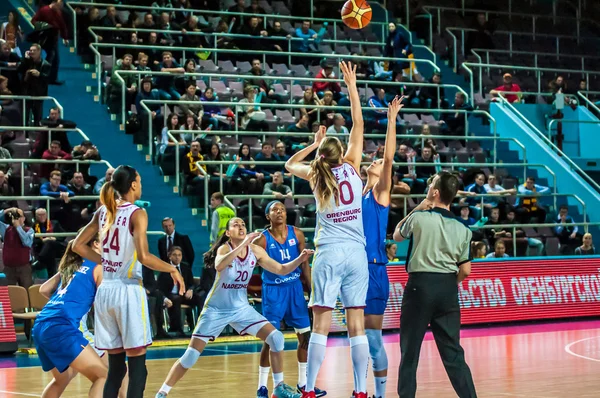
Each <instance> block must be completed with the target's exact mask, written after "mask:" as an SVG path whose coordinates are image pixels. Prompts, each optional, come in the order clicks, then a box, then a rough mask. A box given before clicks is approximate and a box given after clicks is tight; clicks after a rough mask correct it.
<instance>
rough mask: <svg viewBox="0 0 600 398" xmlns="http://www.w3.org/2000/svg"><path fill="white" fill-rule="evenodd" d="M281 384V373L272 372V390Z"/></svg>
mask: <svg viewBox="0 0 600 398" xmlns="http://www.w3.org/2000/svg"><path fill="white" fill-rule="evenodd" d="M281 383H283V372H280V373H275V372H273V390H274V389H275V388H276V387H277V386H278V385H279V384H281Z"/></svg>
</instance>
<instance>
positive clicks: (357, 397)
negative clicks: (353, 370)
mask: <svg viewBox="0 0 600 398" xmlns="http://www.w3.org/2000/svg"><path fill="white" fill-rule="evenodd" d="M352 398H369V396H368V395H367V393H366V392H356V391H352Z"/></svg>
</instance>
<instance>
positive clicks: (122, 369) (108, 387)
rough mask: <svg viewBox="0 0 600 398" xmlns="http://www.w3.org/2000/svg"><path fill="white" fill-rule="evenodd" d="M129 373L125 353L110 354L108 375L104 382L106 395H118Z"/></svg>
mask: <svg viewBox="0 0 600 398" xmlns="http://www.w3.org/2000/svg"><path fill="white" fill-rule="evenodd" d="M125 373H127V365H126V364H125V353H124V352H122V353H120V354H108V376H107V377H106V383H104V396H105V397H116V396H117V395H119V389H120V388H121V383H123V378H124V377H125Z"/></svg>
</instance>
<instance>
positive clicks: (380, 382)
mask: <svg viewBox="0 0 600 398" xmlns="http://www.w3.org/2000/svg"><path fill="white" fill-rule="evenodd" d="M386 387H387V376H384V377H375V396H376V397H377V398H379V397H385V390H386Z"/></svg>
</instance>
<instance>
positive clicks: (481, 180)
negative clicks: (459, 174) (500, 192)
mask: <svg viewBox="0 0 600 398" xmlns="http://www.w3.org/2000/svg"><path fill="white" fill-rule="evenodd" d="M484 185H485V174H483V173H479V174H477V175H476V176H475V181H474V182H473V183H472V184H470V185H468V186H467V187H466V188H465V191H467V192H472V193H474V194H475V195H482V194H485V193H486V190H485V188H484ZM461 203H468V204H469V206H470V207H471V210H473V216H474V217H475V218H476V219H480V218H481V217H482V216H483V214H484V213H483V212H482V211H486V212H487V210H489V209H492V208H496V206H493V205H492V204H491V203H486V202H485V200H484V201H483V208H482V205H481V203H482V202H481V198H480V197H479V198H477V197H473V196H471V197H469V198H462V199H461Z"/></svg>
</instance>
